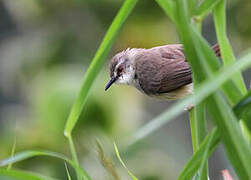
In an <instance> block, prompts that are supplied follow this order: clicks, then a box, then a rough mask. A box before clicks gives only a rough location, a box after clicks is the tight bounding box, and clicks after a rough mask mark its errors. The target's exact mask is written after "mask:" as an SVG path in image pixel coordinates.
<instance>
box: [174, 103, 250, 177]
mask: <svg viewBox="0 0 251 180" xmlns="http://www.w3.org/2000/svg"><path fill="white" fill-rule="evenodd" d="M243 99H245V98H243ZM238 104H239V103H238ZM238 104H237V105H236V106H235V107H234V108H233V111H234V113H235V115H236V117H237V118H238V120H239V119H241V117H242V114H241V113H239V112H238V111H239V110H238V108H236V107H239V106H238ZM210 138H211V139H212V141H211V143H209V139H210ZM219 142H220V135H219V131H218V128H215V129H214V130H213V131H212V132H210V133H209V134H208V135H207V137H206V138H205V139H204V140H203V142H202V145H201V146H200V147H199V149H198V150H197V151H196V153H195V154H193V156H192V157H191V159H190V160H189V161H188V163H187V164H186V166H185V167H184V169H183V170H182V172H181V173H180V175H179V178H178V180H182V179H186V178H188V179H189V178H192V177H193V176H194V174H195V173H196V171H197V170H198V168H199V167H200V166H199V165H200V163H201V158H202V154H203V152H205V149H206V146H207V145H208V144H210V147H209V151H208V152H207V157H209V156H210V154H211V153H212V152H213V151H214V149H215V148H216V147H217V145H218V144H219Z"/></svg>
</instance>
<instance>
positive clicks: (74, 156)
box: [67, 135, 81, 180]
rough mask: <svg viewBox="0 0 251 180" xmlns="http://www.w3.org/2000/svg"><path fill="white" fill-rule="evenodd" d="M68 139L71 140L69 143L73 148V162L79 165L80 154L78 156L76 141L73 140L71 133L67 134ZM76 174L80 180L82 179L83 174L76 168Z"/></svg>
mask: <svg viewBox="0 0 251 180" xmlns="http://www.w3.org/2000/svg"><path fill="white" fill-rule="evenodd" d="M67 139H68V141H69V145H70V149H71V155H72V159H73V162H74V163H75V164H76V165H77V166H79V161H78V156H77V153H76V149H75V146H74V143H73V140H72V136H71V135H70V136H67ZM76 174H77V178H78V180H81V176H80V174H79V173H78V170H76Z"/></svg>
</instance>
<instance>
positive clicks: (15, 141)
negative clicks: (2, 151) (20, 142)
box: [7, 137, 17, 170]
mask: <svg viewBox="0 0 251 180" xmlns="http://www.w3.org/2000/svg"><path fill="white" fill-rule="evenodd" d="M16 144H17V138H16V137H15V139H14V143H13V146H12V149H11V156H13V155H14V153H15V150H16ZM11 168H12V164H11V163H10V164H9V165H8V167H7V169H8V170H10V169H11Z"/></svg>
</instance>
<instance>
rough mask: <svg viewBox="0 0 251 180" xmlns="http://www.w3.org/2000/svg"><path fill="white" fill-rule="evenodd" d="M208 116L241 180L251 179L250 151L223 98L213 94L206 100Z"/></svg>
mask: <svg viewBox="0 0 251 180" xmlns="http://www.w3.org/2000/svg"><path fill="white" fill-rule="evenodd" d="M208 105H209V106H208V109H209V112H210V116H211V117H212V119H213V120H214V122H215V124H216V125H217V126H218V128H219V130H220V134H221V138H222V141H223V143H224V145H225V150H226V152H227V155H228V158H229V160H230V161H231V163H232V165H233V167H234V168H235V171H236V173H237V174H238V176H239V177H240V178H241V179H250V178H251V171H250V169H251V151H250V147H249V145H248V144H247V142H246V141H245V139H244V136H243V134H242V132H241V128H240V126H239V124H238V122H237V119H236V118H235V116H234V114H233V112H232V111H231V109H230V107H229V105H228V104H227V103H226V102H225V100H224V98H223V97H222V96H221V95H220V94H219V93H215V94H214V95H213V97H212V98H209V99H208Z"/></svg>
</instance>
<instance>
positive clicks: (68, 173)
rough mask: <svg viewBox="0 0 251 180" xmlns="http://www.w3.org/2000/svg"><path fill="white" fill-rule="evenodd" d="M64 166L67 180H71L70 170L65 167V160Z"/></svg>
mask: <svg viewBox="0 0 251 180" xmlns="http://www.w3.org/2000/svg"><path fill="white" fill-rule="evenodd" d="M64 166H65V170H66V173H67V178H68V180H71V175H70V172H69V169H68V167H67V163H66V162H64Z"/></svg>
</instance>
